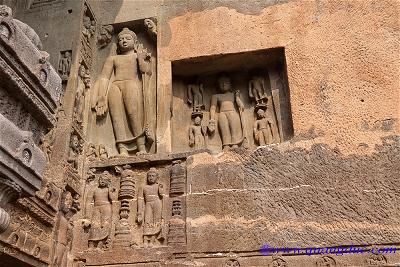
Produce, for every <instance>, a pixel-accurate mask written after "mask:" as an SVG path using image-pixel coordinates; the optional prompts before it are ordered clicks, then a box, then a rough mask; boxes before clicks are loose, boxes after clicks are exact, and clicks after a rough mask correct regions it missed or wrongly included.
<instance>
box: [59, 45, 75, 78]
mask: <svg viewBox="0 0 400 267" xmlns="http://www.w3.org/2000/svg"><path fill="white" fill-rule="evenodd" d="M71 64H72V50H66V51H61V52H60V59H59V61H58V73H59V74H60V77H61V79H62V80H63V81H67V80H68V77H69V73H70V71H71Z"/></svg>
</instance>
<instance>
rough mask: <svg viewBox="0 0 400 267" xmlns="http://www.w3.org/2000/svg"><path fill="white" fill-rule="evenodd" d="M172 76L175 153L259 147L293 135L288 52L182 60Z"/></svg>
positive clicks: (276, 51)
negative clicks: (287, 63) (202, 149)
mask: <svg viewBox="0 0 400 267" xmlns="http://www.w3.org/2000/svg"><path fill="white" fill-rule="evenodd" d="M243 66H246V67H245V68H244V67H243ZM172 72H173V73H172V74H173V77H172V88H173V101H172V110H173V114H174V116H173V117H172V118H171V125H172V134H171V139H172V140H171V141H172V151H173V152H186V151H189V150H191V149H199V148H208V149H210V150H214V151H219V150H226V149H230V148H237V147H243V148H255V147H257V146H260V145H269V144H273V143H280V142H283V141H285V140H288V139H290V138H291V137H292V135H293V126H292V120H291V111H290V97H289V89H288V84H287V74H286V65H285V54H284V50H283V49H282V48H277V49H270V50H263V51H255V52H246V53H240V54H229V55H223V56H218V57H217V56H216V57H213V56H209V57H202V58H198V59H188V60H179V61H176V62H173V63H172ZM189 114H191V115H189ZM188 132H189V134H187V133H188ZM185 136H187V138H188V142H182V141H181V140H182V137H185Z"/></svg>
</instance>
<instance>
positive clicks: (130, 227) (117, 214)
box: [81, 162, 186, 250]
mask: <svg viewBox="0 0 400 267" xmlns="http://www.w3.org/2000/svg"><path fill="white" fill-rule="evenodd" d="M177 164H178V163H175V165H177ZM179 164H181V165H180V166H179V168H184V165H183V164H182V163H180V162H179ZM175 169H177V167H175ZM171 170H172V166H156V167H147V168H139V169H136V168H134V167H133V166H132V165H129V164H127V165H122V166H116V167H114V168H111V167H104V168H91V169H90V171H89V173H88V178H87V184H86V189H85V192H86V196H85V197H84V198H85V199H86V204H85V208H84V212H83V214H82V216H83V218H82V219H83V220H82V225H83V229H82V230H81V231H82V238H84V239H83V241H82V242H85V238H87V239H86V240H87V241H86V242H87V244H88V249H89V250H95V249H100V250H114V249H120V248H124V249H140V248H150V247H151V248H160V247H163V246H166V245H169V246H175V245H184V244H186V233H185V216H186V215H185V208H184V205H185V199H184V193H185V190H184V189H183V191H182V190H180V189H179V190H178V191H179V193H177V194H175V195H174V197H173V202H172V201H170V199H169V197H168V195H169V193H170V192H171V191H170V175H171ZM178 173H179V172H178ZM89 177H90V178H89ZM183 184H185V181H184V182H183ZM174 220H175V221H178V224H177V227H175V228H174V225H173V224H174V222H175V221H174ZM171 222H172V223H171ZM171 225H172V226H171ZM169 227H172V231H169ZM85 233H86V234H85ZM169 238H171V239H172V242H169V241H168V239H169Z"/></svg>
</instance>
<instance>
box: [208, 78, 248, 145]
mask: <svg viewBox="0 0 400 267" xmlns="http://www.w3.org/2000/svg"><path fill="white" fill-rule="evenodd" d="M218 87H219V90H220V91H221V93H220V94H215V95H213V96H212V97H211V107H210V121H209V126H208V128H209V131H210V132H211V133H213V132H214V131H215V124H216V123H215V122H216V114H215V113H216V110H217V108H219V116H218V127H219V133H220V135H221V138H222V147H223V149H227V148H229V147H233V148H235V147H238V146H239V145H240V144H241V143H242V142H243V141H244V139H245V138H244V134H243V133H244V132H243V122H242V112H243V111H244V105H243V103H242V101H241V100H240V95H239V91H236V92H232V83H231V79H230V78H229V77H228V76H226V75H222V76H221V77H219V78H218ZM235 104H236V106H237V108H238V109H239V112H238V111H237V110H236V107H235Z"/></svg>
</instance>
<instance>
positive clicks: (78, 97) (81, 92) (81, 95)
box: [74, 65, 90, 124]
mask: <svg viewBox="0 0 400 267" xmlns="http://www.w3.org/2000/svg"><path fill="white" fill-rule="evenodd" d="M79 76H80V77H81V78H82V82H83V83H84V85H85V87H84V88H83V87H82V86H78V88H77V89H76V94H75V106H74V116H75V120H76V121H77V122H78V124H82V122H83V110H84V107H85V94H86V92H85V90H86V89H88V87H87V86H88V85H89V86H90V77H89V75H88V74H87V71H86V67H85V66H84V65H81V66H80V67H79ZM88 79H89V80H88Z"/></svg>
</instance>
